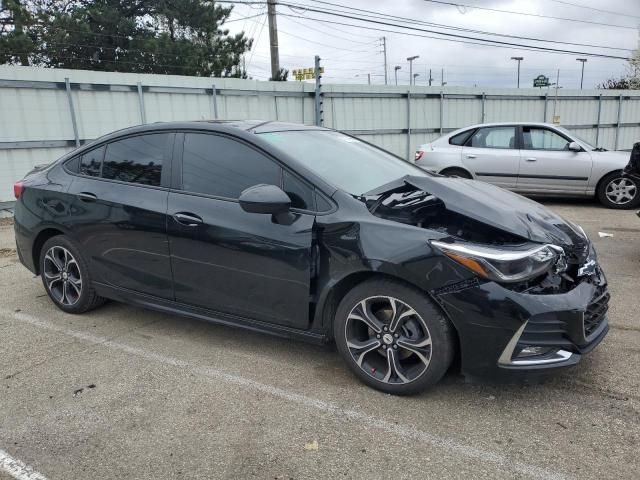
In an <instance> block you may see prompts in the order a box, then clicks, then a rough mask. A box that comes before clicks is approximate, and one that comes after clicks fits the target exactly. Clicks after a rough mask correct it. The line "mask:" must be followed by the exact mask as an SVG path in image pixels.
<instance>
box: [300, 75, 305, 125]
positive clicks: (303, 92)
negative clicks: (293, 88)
mask: <svg viewBox="0 0 640 480" xmlns="http://www.w3.org/2000/svg"><path fill="white" fill-rule="evenodd" d="M300 85H302V124H303V125H304V124H305V123H304V100H305V98H304V97H305V91H304V82H300Z"/></svg>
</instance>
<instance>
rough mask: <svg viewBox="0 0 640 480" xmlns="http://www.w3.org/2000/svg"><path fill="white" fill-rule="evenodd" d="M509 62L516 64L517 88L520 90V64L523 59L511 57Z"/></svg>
mask: <svg viewBox="0 0 640 480" xmlns="http://www.w3.org/2000/svg"><path fill="white" fill-rule="evenodd" d="M511 60H516V61H517V62H518V88H520V62H521V61H522V60H524V57H511Z"/></svg>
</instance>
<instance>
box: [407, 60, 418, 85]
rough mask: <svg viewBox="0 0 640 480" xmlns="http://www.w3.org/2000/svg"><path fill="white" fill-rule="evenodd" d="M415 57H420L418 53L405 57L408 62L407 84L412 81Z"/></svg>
mask: <svg viewBox="0 0 640 480" xmlns="http://www.w3.org/2000/svg"><path fill="white" fill-rule="evenodd" d="M416 58H420V55H414V56H413V57H407V62H409V85H411V82H412V81H413V61H414V60H415V59H416Z"/></svg>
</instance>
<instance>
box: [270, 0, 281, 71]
mask: <svg viewBox="0 0 640 480" xmlns="http://www.w3.org/2000/svg"><path fill="white" fill-rule="evenodd" d="M276 3H277V0H267V16H268V17H269V47H270V50H271V80H275V79H277V78H280V55H279V53H278V24H277V22H276Z"/></svg>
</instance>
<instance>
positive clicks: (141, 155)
mask: <svg viewBox="0 0 640 480" xmlns="http://www.w3.org/2000/svg"><path fill="white" fill-rule="evenodd" d="M170 137H171V134H169V133H150V134H147V135H138V136H136V137H130V138H125V139H124V140H118V141H115V142H112V143H110V144H108V145H107V152H106V155H105V157H104V165H103V167H102V178H106V179H109V180H120V181H121V182H130V183H140V184H142V185H153V186H159V185H160V177H161V175H162V161H163V159H164V156H165V151H166V148H167V143H168V140H169V138H170Z"/></svg>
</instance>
